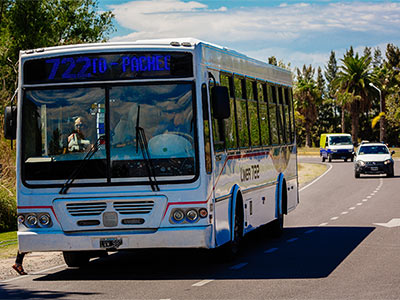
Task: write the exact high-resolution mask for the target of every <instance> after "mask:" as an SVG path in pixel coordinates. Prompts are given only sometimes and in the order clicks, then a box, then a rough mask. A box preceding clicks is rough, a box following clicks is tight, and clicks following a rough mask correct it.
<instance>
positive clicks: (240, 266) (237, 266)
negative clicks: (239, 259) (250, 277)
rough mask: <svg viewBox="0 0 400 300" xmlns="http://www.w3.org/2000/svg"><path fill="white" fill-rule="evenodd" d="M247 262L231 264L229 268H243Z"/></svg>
mask: <svg viewBox="0 0 400 300" xmlns="http://www.w3.org/2000/svg"><path fill="white" fill-rule="evenodd" d="M247 264H248V263H247V262H245V263H241V264H238V265H235V266H232V267H230V268H229V269H231V270H239V269H241V268H243V267H244V266H246V265H247Z"/></svg>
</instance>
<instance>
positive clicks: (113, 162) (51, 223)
mask: <svg viewBox="0 0 400 300" xmlns="http://www.w3.org/2000/svg"><path fill="white" fill-rule="evenodd" d="M18 82H19V83H18V90H17V97H16V98H17V101H16V102H17V104H16V105H15V104H13V105H11V106H9V107H7V108H6V110H5V126H4V132H5V136H6V138H8V139H15V140H16V145H17V146H16V151H17V162H16V169H17V209H18V242H19V249H20V251H22V252H35V251H62V252H63V256H64V259H65V262H66V264H67V265H68V266H70V267H79V266H82V265H83V264H86V263H88V261H89V259H90V258H92V257H97V256H100V255H102V254H105V253H106V252H109V251H118V250H126V249H138V248H206V249H213V248H220V249H223V251H224V253H232V254H233V255H235V254H236V253H237V251H238V249H239V246H240V241H241V239H242V238H243V237H244V236H245V235H246V234H247V233H249V232H251V231H252V230H254V229H256V228H259V227H261V226H263V225H265V224H268V223H271V224H269V226H268V228H269V230H271V232H272V233H274V234H277V235H279V234H280V233H281V232H282V230H283V221H284V215H286V214H287V213H289V212H290V211H292V210H294V209H295V208H296V206H297V205H298V203H299V197H298V193H299V191H298V177H297V148H296V138H295V122H294V107H293V93H292V74H291V72H290V71H288V70H286V69H282V68H279V67H276V66H273V65H270V64H267V63H265V62H262V61H259V60H255V59H252V58H250V57H248V56H246V55H243V54H240V53H238V52H236V51H233V50H230V49H227V48H224V47H221V46H218V45H214V44H211V43H206V42H203V41H199V40H196V39H192V38H184V39H183V38H182V39H158V40H141V41H135V42H129V43H98V44H82V45H68V46H57V47H49V48H44V49H33V50H26V51H21V52H20V61H19V80H18ZM221 251H222V250H221Z"/></svg>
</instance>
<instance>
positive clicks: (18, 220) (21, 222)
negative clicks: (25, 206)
mask: <svg viewBox="0 0 400 300" xmlns="http://www.w3.org/2000/svg"><path fill="white" fill-rule="evenodd" d="M17 222H18V224H23V223H24V222H25V217H24V215H18V218H17Z"/></svg>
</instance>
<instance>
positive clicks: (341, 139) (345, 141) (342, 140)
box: [329, 135, 353, 145]
mask: <svg viewBox="0 0 400 300" xmlns="http://www.w3.org/2000/svg"><path fill="white" fill-rule="evenodd" d="M352 144H353V143H352V141H351V137H350V136H347V135H346V136H331V137H329V145H352Z"/></svg>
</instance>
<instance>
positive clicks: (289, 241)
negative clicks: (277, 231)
mask: <svg viewBox="0 0 400 300" xmlns="http://www.w3.org/2000/svg"><path fill="white" fill-rule="evenodd" d="M298 239H299V238H292V239H290V240H287V241H286V242H288V243H293V242H294V241H297V240H298Z"/></svg>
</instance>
